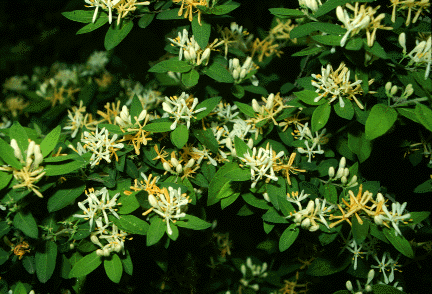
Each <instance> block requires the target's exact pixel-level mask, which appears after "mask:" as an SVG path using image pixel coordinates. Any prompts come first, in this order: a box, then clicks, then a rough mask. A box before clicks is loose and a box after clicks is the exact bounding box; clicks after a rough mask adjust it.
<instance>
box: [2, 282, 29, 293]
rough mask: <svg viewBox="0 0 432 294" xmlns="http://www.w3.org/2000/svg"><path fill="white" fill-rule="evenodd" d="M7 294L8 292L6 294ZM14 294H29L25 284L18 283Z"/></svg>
mask: <svg viewBox="0 0 432 294" xmlns="http://www.w3.org/2000/svg"><path fill="white" fill-rule="evenodd" d="M5 293H6V292H5ZM13 294H27V289H26V287H25V286H24V284H23V283H21V282H17V284H16V285H15V289H14V291H13Z"/></svg>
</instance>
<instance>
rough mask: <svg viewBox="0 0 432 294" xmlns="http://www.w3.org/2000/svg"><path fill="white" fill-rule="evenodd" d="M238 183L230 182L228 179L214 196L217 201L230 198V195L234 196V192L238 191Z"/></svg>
mask: <svg viewBox="0 0 432 294" xmlns="http://www.w3.org/2000/svg"><path fill="white" fill-rule="evenodd" d="M239 184H240V183H238V182H232V181H230V180H229V179H228V181H226V182H225V184H224V185H223V186H222V188H221V189H220V190H219V192H218V194H217V195H216V198H217V199H223V198H227V197H230V196H231V195H233V194H235V193H236V191H238V190H240V189H239V188H237V187H239Z"/></svg>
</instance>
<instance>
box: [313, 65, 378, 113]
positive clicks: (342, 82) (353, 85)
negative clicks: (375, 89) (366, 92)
mask: <svg viewBox="0 0 432 294" xmlns="http://www.w3.org/2000/svg"><path fill="white" fill-rule="evenodd" d="M350 75H351V72H350V70H349V69H348V68H347V67H346V66H345V63H344V62H342V63H341V64H340V65H339V67H338V68H337V69H336V70H333V67H332V66H331V65H330V64H328V65H327V66H326V68H324V67H322V68H321V74H312V75H311V76H312V77H313V78H314V79H316V80H317V81H314V80H312V86H314V87H316V88H317V90H316V91H315V92H316V93H319V96H318V97H316V98H315V99H314V101H315V102H318V101H319V100H321V98H323V97H325V98H327V96H328V95H329V94H330V95H331V97H328V98H327V99H328V100H329V102H328V103H332V102H333V101H335V100H336V99H339V105H340V107H345V102H344V101H343V99H342V98H346V99H349V100H352V99H354V102H355V103H356V104H357V106H358V107H359V108H360V109H363V108H364V107H363V105H362V104H361V103H360V101H359V100H357V97H356V96H355V95H358V94H360V95H361V94H363V90H362V88H361V86H360V84H361V83H362V82H363V81H362V80H356V81H355V82H351V81H350ZM356 79H357V78H356ZM372 83H373V80H370V81H369V82H368V84H369V85H370V84H372ZM322 91H324V92H323V93H321V92H322Z"/></svg>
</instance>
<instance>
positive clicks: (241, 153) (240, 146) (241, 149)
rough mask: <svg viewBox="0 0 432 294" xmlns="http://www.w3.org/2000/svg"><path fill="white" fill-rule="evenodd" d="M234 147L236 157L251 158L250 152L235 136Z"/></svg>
mask: <svg viewBox="0 0 432 294" xmlns="http://www.w3.org/2000/svg"><path fill="white" fill-rule="evenodd" d="M234 147H235V150H236V154H237V156H238V157H244V156H245V154H249V155H251V156H252V150H251V149H250V148H249V146H248V145H247V144H246V143H245V142H244V141H243V140H242V139H240V138H239V137H237V136H234Z"/></svg>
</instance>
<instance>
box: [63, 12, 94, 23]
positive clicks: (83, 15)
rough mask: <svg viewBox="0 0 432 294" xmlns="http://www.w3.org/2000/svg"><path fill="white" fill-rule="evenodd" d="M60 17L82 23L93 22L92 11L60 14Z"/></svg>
mask: <svg viewBox="0 0 432 294" xmlns="http://www.w3.org/2000/svg"><path fill="white" fill-rule="evenodd" d="M62 15H63V16H64V17H66V18H67V19H70V20H73V21H77V22H82V23H91V22H92V20H93V15H94V11H93V10H91V11H90V10H74V11H66V12H62Z"/></svg>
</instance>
